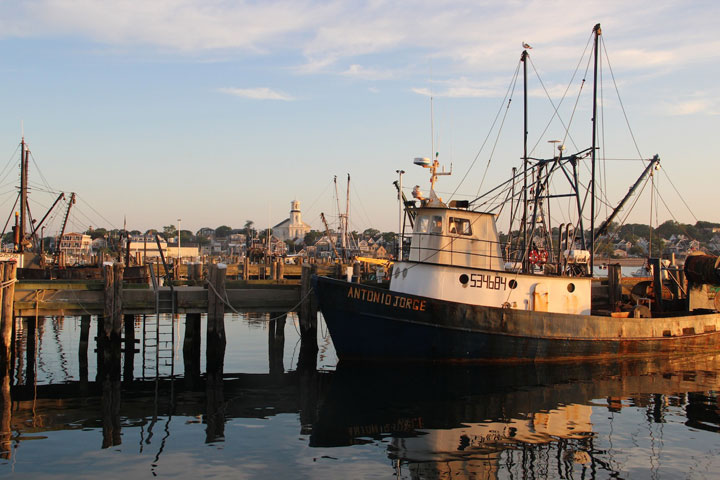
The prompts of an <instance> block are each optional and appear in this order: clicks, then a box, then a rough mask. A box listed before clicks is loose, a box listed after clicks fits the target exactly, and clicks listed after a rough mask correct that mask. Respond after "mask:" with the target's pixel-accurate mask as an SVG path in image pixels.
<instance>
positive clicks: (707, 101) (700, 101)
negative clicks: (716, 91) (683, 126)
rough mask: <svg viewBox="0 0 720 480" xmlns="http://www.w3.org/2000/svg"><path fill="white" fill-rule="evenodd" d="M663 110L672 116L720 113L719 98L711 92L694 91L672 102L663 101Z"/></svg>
mask: <svg viewBox="0 0 720 480" xmlns="http://www.w3.org/2000/svg"><path fill="white" fill-rule="evenodd" d="M663 110H664V112H665V113H666V114H668V115H673V116H684V115H698V114H699V115H720V98H718V97H717V96H716V95H713V94H712V93H711V92H704V91H703V92H695V93H693V94H692V95H689V96H686V97H685V98H682V99H678V100H676V101H674V102H669V101H668V102H665V104H664V108H663Z"/></svg>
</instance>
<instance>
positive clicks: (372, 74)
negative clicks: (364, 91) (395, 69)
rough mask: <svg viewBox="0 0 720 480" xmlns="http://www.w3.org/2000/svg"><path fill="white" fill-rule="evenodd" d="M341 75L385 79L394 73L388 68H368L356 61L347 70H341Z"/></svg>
mask: <svg viewBox="0 0 720 480" xmlns="http://www.w3.org/2000/svg"><path fill="white" fill-rule="evenodd" d="M340 75H344V76H346V77H354V78H362V79H364V80H385V79H388V78H392V77H393V73H392V72H390V71H388V70H378V69H374V68H366V67H363V66H362V65H358V64H356V63H354V64H352V65H350V66H349V67H348V68H347V69H346V70H345V71H343V72H341V73H340Z"/></svg>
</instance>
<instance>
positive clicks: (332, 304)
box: [314, 24, 720, 361]
mask: <svg viewBox="0 0 720 480" xmlns="http://www.w3.org/2000/svg"><path fill="white" fill-rule="evenodd" d="M593 35H594V55H595V59H594V63H595V69H596V72H597V65H598V42H599V38H600V35H601V30H600V25H599V24H598V25H596V26H595V28H594V29H593ZM527 60H528V52H527V50H524V51H523V54H522V56H521V62H522V63H523V65H524V68H523V70H524V73H525V76H526V78H527V71H526V69H527ZM595 79H596V82H595V85H596V84H597V73H596V74H595ZM524 83H525V105H527V81H525V82H524ZM596 89H597V87H595V86H594V87H593V90H594V93H593V130H592V132H593V134H592V144H591V146H590V147H589V148H586V149H583V150H579V151H577V152H576V153H572V154H566V153H565V152H564V147H563V146H562V145H561V146H560V147H558V152H557V154H556V155H554V156H553V158H549V159H537V158H531V157H530V156H529V155H528V151H527V132H528V128H527V113H526V114H525V126H524V127H525V128H524V132H525V135H524V155H523V168H522V170H521V171H519V172H516V171H515V170H513V175H512V176H511V179H510V180H509V181H507V182H505V183H504V184H503V185H501V186H499V187H496V188H494V189H491V190H490V191H489V192H487V193H486V194H484V195H483V196H481V197H478V198H476V199H475V200H472V201H467V200H464V201H459V200H455V201H450V202H448V203H445V202H444V201H443V199H442V198H441V197H440V196H439V195H438V194H437V192H436V190H435V185H436V182H437V181H438V177H439V176H442V175H448V174H449V173H450V172H445V171H444V170H442V171H441V170H440V163H439V158H438V155H437V154H435V156H434V158H433V159H428V158H417V159H415V163H416V164H417V165H419V166H421V167H423V168H427V169H428V170H429V172H430V190H429V194H428V195H427V196H425V195H423V194H422V193H421V192H420V191H419V188H416V189H415V190H414V191H413V197H414V198H413V200H410V201H405V202H403V206H404V209H405V217H404V218H406V219H407V220H408V222H409V223H410V224H411V225H412V234H411V242H410V248H409V252H408V255H407V256H406V257H405V258H402V255H399V257H400V258H398V260H397V261H396V262H395V264H394V265H393V267H392V273H391V275H390V281H389V283H388V285H385V286H383V285H370V284H361V283H353V282H348V281H345V280H338V279H333V278H328V277H315V279H314V289H315V292H316V295H317V298H318V305H319V308H320V310H321V312H322V314H323V317H324V319H325V322H326V324H327V326H328V330H329V332H330V334H331V337H332V340H333V343H334V345H335V349H336V351H337V354H338V357H339V358H340V360H341V361H345V360H369V359H372V360H379V359H399V360H419V361H545V360H557V359H569V358H593V357H602V356H613V355H623V356H625V355H652V354H660V353H663V354H665V353H678V352H695V351H707V350H717V349H719V348H720V313H718V311H720V295H717V296H716V293H717V292H718V290H719V289H720V287H719V286H720V259H718V258H717V257H713V256H708V255H696V256H691V257H688V259H687V260H686V262H685V265H684V270H680V269H677V268H676V269H675V270H674V271H673V274H672V275H667V272H666V271H665V269H666V268H667V267H666V266H665V265H663V264H662V263H661V262H660V260H659V259H655V264H656V266H655V268H654V269H653V272H654V284H653V287H654V288H651V289H649V291H648V293H647V295H641V296H637V297H632V298H631V299H627V300H625V299H626V298H627V297H623V296H622V293H621V291H620V290H619V286H618V285H617V284H615V285H609V286H607V287H602V286H601V285H600V284H599V282H597V281H594V280H593V278H592V272H593V267H594V264H593V262H594V260H593V259H594V255H593V254H592V252H594V251H595V247H596V242H597V241H598V238H599V237H600V236H601V235H603V234H604V233H605V232H606V231H607V229H608V226H609V225H610V224H611V222H612V221H613V220H614V219H615V218H616V217H617V215H618V213H619V212H620V211H621V210H622V208H623V207H624V206H625V204H626V203H627V202H628V200H629V199H630V198H631V196H632V195H633V194H634V193H635V191H636V190H637V189H638V187H639V185H641V183H642V182H643V181H644V180H646V179H647V178H648V177H649V176H650V175H652V174H653V171H654V170H655V169H657V168H658V166H659V161H660V159H659V157H658V156H657V155H656V156H654V157H653V158H652V159H648V161H647V165H646V167H645V169H644V170H643V171H642V174H641V175H640V177H639V178H638V180H637V181H636V182H635V184H634V185H633V186H631V188H630V189H629V191H628V193H627V195H626V196H625V197H624V198H623V199H622V200H621V201H620V203H619V204H618V205H617V207H616V208H615V210H614V211H613V212H612V214H610V215H609V216H608V217H607V218H606V219H605V221H604V222H602V224H601V225H600V226H599V227H596V225H595V215H594V212H597V210H598V209H597V208H596V206H595V199H596V198H597V197H598V195H597V194H596V192H595V184H596V182H595V164H596V155H597V151H598V147H597V142H596V136H595V132H596V126H595V118H597V115H596V108H597V90H596ZM582 162H586V165H587V167H588V168H587V170H589V171H590V172H591V177H590V179H587V180H586V181H585V182H583V181H582V180H581V179H580V171H581V169H580V166H581V164H582ZM555 174H557V175H555ZM553 175H555V177H556V178H557V177H560V178H564V179H565V180H567V182H568V185H569V188H568V193H562V192H557V191H555V190H552V189H551V188H550V185H551V179H552V178H553ZM552 185H555V184H552ZM502 192H506V194H505V195H506V196H505V198H506V199H507V200H509V202H506V203H510V205H511V206H510V210H511V213H510V218H511V225H512V222H517V223H519V226H520V227H519V228H518V229H516V230H513V229H512V228H511V229H510V230H509V231H510V234H509V235H508V238H507V239H502V241H501V238H500V235H499V234H498V227H497V223H496V222H497V219H498V214H497V212H495V211H489V210H486V209H485V210H484V209H483V206H484V205H486V203H484V199H487V198H497V197H498V196H500V195H501V194H502ZM399 195H400V196H402V189H401V188H400V189H399ZM557 198H564V199H568V198H569V199H571V200H572V201H573V203H574V204H575V205H576V207H577V212H576V214H577V219H576V220H574V221H573V222H572V223H571V222H568V223H561V224H559V225H558V226H557V227H555V229H553V228H552V226H551V225H550V223H551V218H552V217H551V216H550V214H549V213H550V212H549V210H550V201H551V200H552V199H557ZM586 199H587V201H586ZM586 204H589V205H586ZM588 212H593V214H591V213H588ZM588 217H589V219H590V225H589V227H590V228H589V229H586V227H587V225H586V224H585V223H584V221H585V220H586V219H587V218H588ZM553 232H555V235H553ZM399 254H402V252H399ZM666 277H667V279H668V280H665V278H666ZM669 281H671V282H674V283H673V284H672V285H667V282H669ZM599 288H605V289H606V291H609V292H610V297H611V298H614V301H613V302H608V301H607V300H605V301H603V302H599V301H598V300H597V290H598V289H599ZM666 290H670V292H671V296H670V298H667V295H666V293H667V292H666ZM673 292H674V293H673ZM613 294H614V296H613ZM633 300H634V302H633Z"/></svg>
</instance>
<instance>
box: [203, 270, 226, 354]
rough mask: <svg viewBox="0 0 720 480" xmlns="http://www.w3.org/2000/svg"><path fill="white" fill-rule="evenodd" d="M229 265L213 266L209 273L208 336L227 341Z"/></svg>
mask: <svg viewBox="0 0 720 480" xmlns="http://www.w3.org/2000/svg"><path fill="white" fill-rule="evenodd" d="M226 273H227V265H225V264H224V263H219V264H217V265H211V266H210V270H209V273H208V320H207V334H208V336H210V335H213V336H217V337H218V338H219V339H221V340H222V341H225V303H224V300H225V298H226V294H225V276H226Z"/></svg>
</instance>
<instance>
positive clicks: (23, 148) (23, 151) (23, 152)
mask: <svg viewBox="0 0 720 480" xmlns="http://www.w3.org/2000/svg"><path fill="white" fill-rule="evenodd" d="M28 153H29V152H28V151H27V145H26V144H25V137H24V136H23V137H22V140H21V141H20V236H19V239H20V241H19V242H18V244H17V246H16V248H17V251H18V252H19V253H23V252H24V251H25V230H26V228H27V216H26V215H27V211H26V209H27V195H28V185H27V179H28V156H29V155H28Z"/></svg>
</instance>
